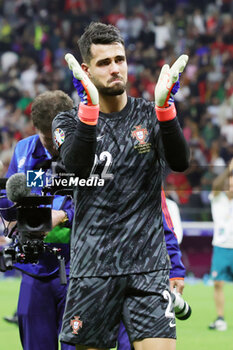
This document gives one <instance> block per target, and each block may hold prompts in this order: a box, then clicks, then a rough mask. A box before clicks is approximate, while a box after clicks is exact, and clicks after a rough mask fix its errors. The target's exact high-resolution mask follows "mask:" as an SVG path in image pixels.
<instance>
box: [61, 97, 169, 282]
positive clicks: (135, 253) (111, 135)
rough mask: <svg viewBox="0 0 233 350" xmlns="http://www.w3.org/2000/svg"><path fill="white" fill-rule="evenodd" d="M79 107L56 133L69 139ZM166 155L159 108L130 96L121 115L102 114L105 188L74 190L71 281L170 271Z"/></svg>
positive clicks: (100, 155) (99, 170) (99, 152)
mask: <svg viewBox="0 0 233 350" xmlns="http://www.w3.org/2000/svg"><path fill="white" fill-rule="evenodd" d="M76 115H77V109H73V110H72V111H69V112H64V113H61V114H59V115H58V116H57V117H56V119H55V122H54V129H56V130H59V132H60V134H61V135H63V138H64V139H66V137H69V135H70V134H72V131H73V130H74V129H75V127H76V124H77V117H76ZM164 164H165V161H164V153H163V148H162V142H161V135H160V130H159V125H158V122H157V118H156V115H155V111H154V105H153V104H152V103H150V102H147V101H145V100H143V99H135V98H131V97H129V98H128V102H127V105H126V106H125V108H124V109H123V110H122V111H121V112H119V113H112V114H104V113H100V117H99V121H98V125H97V149H96V157H95V166H94V168H93V171H92V173H94V174H98V175H99V177H100V178H103V179H104V185H103V186H93V187H82V186H79V187H78V188H77V189H76V190H75V202H76V208H75V220H74V224H73V233H72V240H71V277H80V276H109V275H110V276H113V275H122V274H130V273H141V272H149V271H154V270H160V269H167V268H169V262H168V258H167V250H166V244H165V241H164V234H163V222H162V211H161V180H162V173H163V169H164Z"/></svg>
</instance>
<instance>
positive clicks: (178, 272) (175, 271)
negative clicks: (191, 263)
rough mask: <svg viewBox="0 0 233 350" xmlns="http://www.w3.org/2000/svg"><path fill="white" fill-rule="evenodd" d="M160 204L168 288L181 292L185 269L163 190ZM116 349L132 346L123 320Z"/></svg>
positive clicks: (128, 349) (129, 348)
mask: <svg viewBox="0 0 233 350" xmlns="http://www.w3.org/2000/svg"><path fill="white" fill-rule="evenodd" d="M161 204H162V214H163V228H164V234H165V240H166V246H167V251H168V255H169V257H170V261H171V270H170V289H171V292H172V291H173V290H174V288H175V289H176V291H177V292H178V293H180V294H182V293H183V289H184V277H185V272H186V270H185V267H184V265H183V263H182V260H181V255H182V254H181V251H180V248H179V244H178V241H177V237H176V235H175V232H174V227H173V223H172V220H171V216H170V213H169V211H168V208H167V204H166V197H165V193H164V191H163V190H162V192H161ZM117 350H132V346H131V344H130V340H129V337H128V334H127V332H126V328H125V326H124V324H123V322H121V323H120V327H119V332H118V338H117Z"/></svg>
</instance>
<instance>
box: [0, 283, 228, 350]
mask: <svg viewBox="0 0 233 350" xmlns="http://www.w3.org/2000/svg"><path fill="white" fill-rule="evenodd" d="M19 284H20V280H19V279H18V278H6V279H0V296H1V298H0V350H22V347H21V345H20V341H19V335H18V328H17V326H15V325H11V324H8V323H7V322H5V321H4V320H3V317H4V316H6V315H12V314H13V312H14V311H15V308H16V304H17V296H18V292H19ZM232 292H233V285H232V284H227V285H226V286H225V298H226V305H227V306H226V311H225V316H226V320H227V322H228V330H227V331H226V332H215V331H210V330H208V328H207V325H208V324H209V323H210V322H211V321H213V320H214V318H215V311H214V304H213V298H212V295H213V288H212V287H211V286H206V285H204V284H203V283H202V282H198V283H194V284H192V285H191V284H188V283H186V287H185V291H184V297H185V299H186V300H187V301H188V302H189V304H190V305H191V307H192V316H191V317H190V318H189V319H188V320H186V321H179V320H178V321H177V350H221V349H224V350H233V336H232V335H233V297H232V296H233V293H232ZM38 341H39V339H38Z"/></svg>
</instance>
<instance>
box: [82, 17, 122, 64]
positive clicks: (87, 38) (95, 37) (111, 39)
mask: <svg viewBox="0 0 233 350" xmlns="http://www.w3.org/2000/svg"><path fill="white" fill-rule="evenodd" d="M112 43H120V44H122V45H123V46H124V40H123V38H122V36H121V34H120V31H119V30H118V29H117V28H116V27H115V26H113V25H112V24H104V23H100V22H91V23H90V24H89V26H88V27H87V28H86V29H85V31H84V33H83V35H82V36H81V38H80V39H79V40H78V46H79V50H80V53H81V56H82V59H83V61H84V62H85V63H90V60H91V58H92V55H91V45H92V44H102V45H108V44H112Z"/></svg>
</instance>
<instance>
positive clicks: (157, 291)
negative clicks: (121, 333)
mask: <svg viewBox="0 0 233 350" xmlns="http://www.w3.org/2000/svg"><path fill="white" fill-rule="evenodd" d="M120 320H122V321H123V322H124V324H125V327H126V330H127V333H128V335H129V338H130V341H131V342H133V341H135V340H142V339H145V338H174V339H175V338H176V326H175V316H174V313H173V310H172V302H171V296H170V292H169V270H161V271H155V272H150V273H145V274H135V275H127V276H114V277H82V278H73V279H71V280H70V285H69V290H68V295H67V304H66V308H65V312H64V318H63V325H62V331H61V335H60V338H61V340H62V341H64V342H67V343H71V344H79V345H86V346H92V347H96V348H114V347H115V345H116V340H117V335H118V330H119V324H120Z"/></svg>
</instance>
